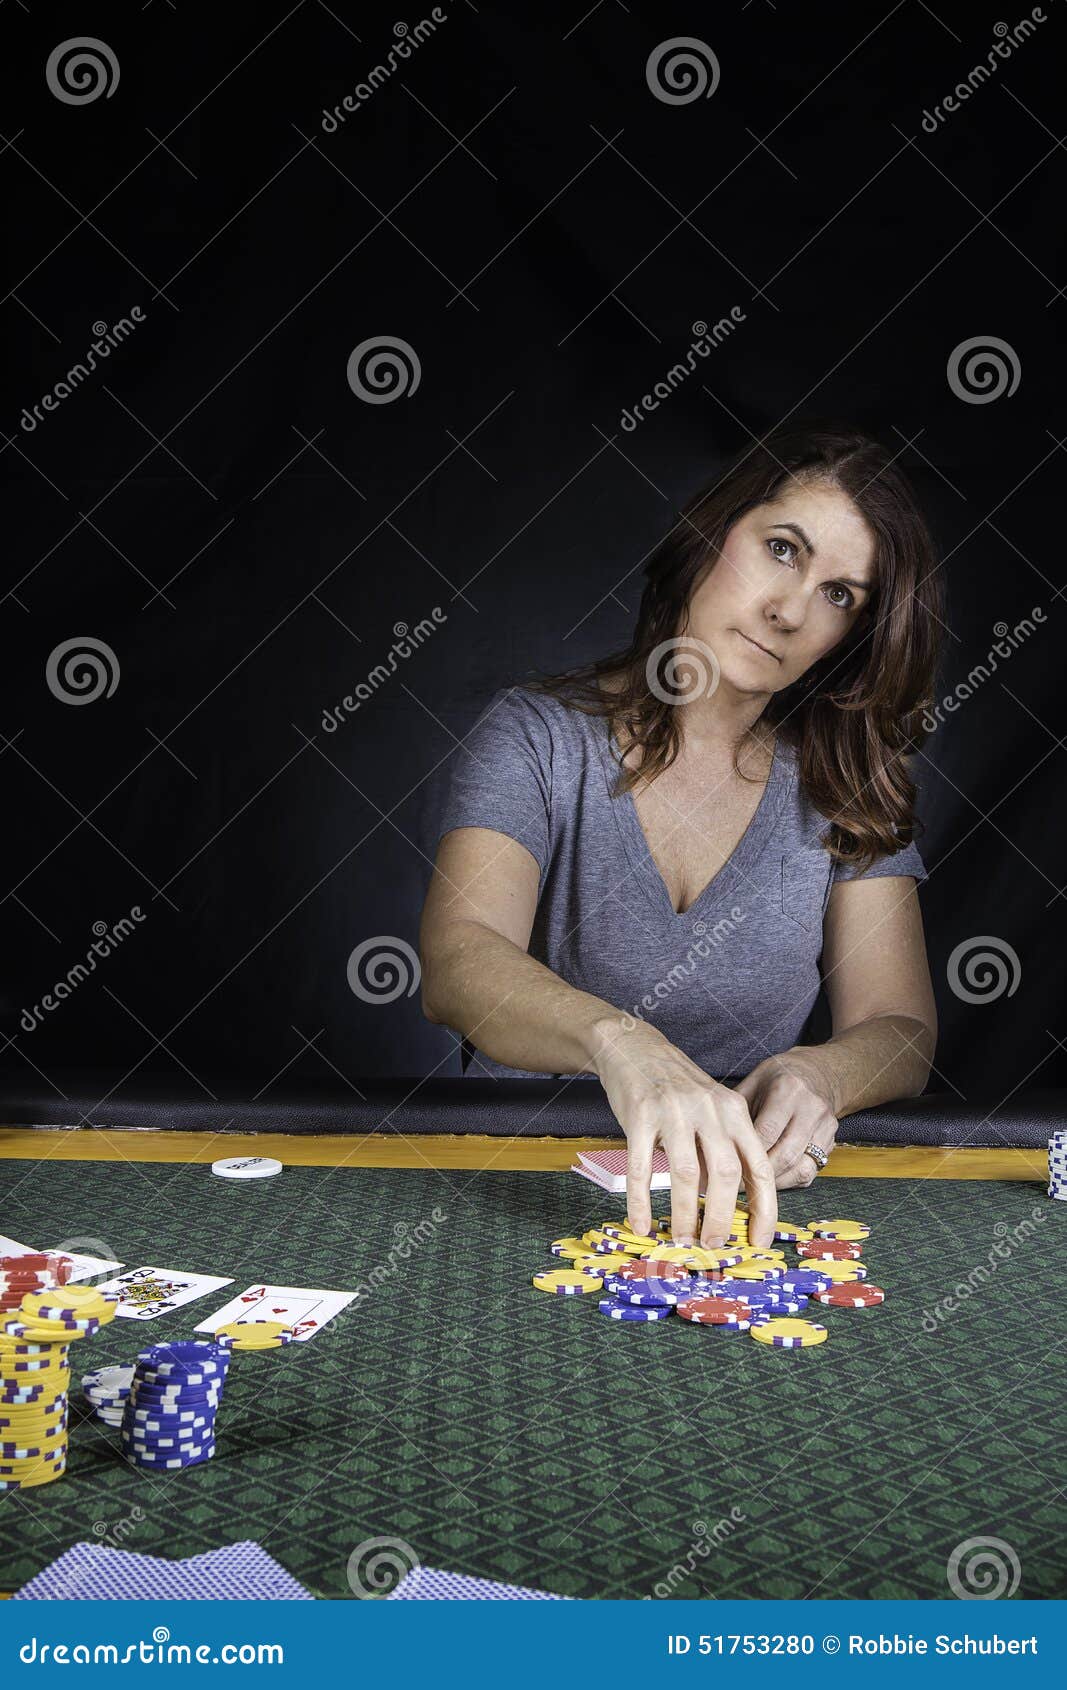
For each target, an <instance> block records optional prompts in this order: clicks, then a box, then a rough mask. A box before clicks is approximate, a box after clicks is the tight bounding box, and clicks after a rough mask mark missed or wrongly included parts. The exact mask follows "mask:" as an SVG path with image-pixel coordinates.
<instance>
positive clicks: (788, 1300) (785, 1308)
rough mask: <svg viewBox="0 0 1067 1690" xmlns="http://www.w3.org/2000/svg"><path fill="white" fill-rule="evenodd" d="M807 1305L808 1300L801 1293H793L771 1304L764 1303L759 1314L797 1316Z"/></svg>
mask: <svg viewBox="0 0 1067 1690" xmlns="http://www.w3.org/2000/svg"><path fill="white" fill-rule="evenodd" d="M807 1305H808V1298H807V1296H806V1294H805V1293H804V1292H803V1291H794V1292H793V1294H792V1296H788V1295H787V1296H783V1297H779V1298H778V1299H777V1300H776V1301H775V1302H773V1303H764V1304H762V1306H761V1308H760V1313H761V1314H765V1315H793V1314H799V1313H800V1311H801V1309H803V1308H806V1307H807Z"/></svg>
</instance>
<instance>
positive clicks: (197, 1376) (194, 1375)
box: [137, 1364, 228, 1391]
mask: <svg viewBox="0 0 1067 1690" xmlns="http://www.w3.org/2000/svg"><path fill="white" fill-rule="evenodd" d="M227 1365H228V1364H227ZM225 1378H226V1372H225V1369H220V1370H218V1371H217V1372H215V1371H213V1372H208V1370H207V1369H206V1368H198V1369H196V1370H195V1371H193V1370H190V1371H189V1372H187V1373H160V1372H159V1371H158V1370H157V1369H156V1368H152V1367H139V1368H138V1369H137V1379H138V1381H139V1382H140V1383H141V1384H142V1385H158V1386H162V1388H163V1389H164V1390H172V1391H191V1390H196V1389H197V1388H198V1387H200V1386H202V1385H207V1386H211V1385H214V1386H216V1387H219V1388H221V1386H222V1384H223V1382H224V1380H225Z"/></svg>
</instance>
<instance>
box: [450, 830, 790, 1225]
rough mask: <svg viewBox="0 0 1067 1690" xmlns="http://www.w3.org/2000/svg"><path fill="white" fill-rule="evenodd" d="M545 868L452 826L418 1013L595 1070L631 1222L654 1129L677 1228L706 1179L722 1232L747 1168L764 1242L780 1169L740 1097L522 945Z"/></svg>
mask: <svg viewBox="0 0 1067 1690" xmlns="http://www.w3.org/2000/svg"><path fill="white" fill-rule="evenodd" d="M538 881H539V870H538V866H537V863H536V861H535V859H534V858H533V856H532V855H531V854H530V852H529V851H527V849H526V847H525V846H524V845H520V844H519V843H518V842H517V841H516V840H513V839H511V838H509V837H508V835H506V834H501V833H497V832H495V831H494V830H493V829H491V828H480V827H460V828H454V829H452V831H451V832H449V833H447V834H445V836H444V838H443V839H442V841H441V843H440V845H439V846H438V851H437V862H436V865H435V868H434V875H433V880H432V882H431V884H430V889H429V892H428V894H427V898H426V903H425V906H424V908H423V915H422V926H421V930H420V935H419V945H420V951H421V957H422V1005H423V1011H424V1013H425V1014H426V1015H427V1016H428V1017H429V1019H430V1020H431V1021H438V1022H444V1023H445V1024H446V1025H447V1026H449V1027H453V1028H454V1029H455V1030H456V1031H457V1032H459V1033H462V1034H463V1035H464V1037H465V1038H467V1039H469V1040H470V1042H471V1043H472V1044H474V1045H476V1046H477V1048H478V1049H479V1050H481V1051H484V1052H485V1054H486V1055H487V1056H489V1057H491V1058H492V1059H493V1060H494V1061H496V1062H500V1063H502V1064H504V1065H505V1066H507V1067H509V1068H528V1069H531V1070H533V1071H535V1072H537V1071H540V1072H546V1071H547V1072H550V1073H559V1074H585V1073H588V1074H595V1075H596V1076H597V1078H598V1079H599V1080H600V1083H601V1085H602V1086H603V1087H604V1090H605V1092H606V1094H607V1097H608V1102H609V1103H610V1104H611V1107H612V1110H613V1112H614V1114H615V1116H616V1119H617V1120H618V1122H619V1124H620V1126H621V1127H622V1129H623V1132H624V1133H625V1134H626V1139H627V1150H628V1156H627V1176H626V1196H627V1203H628V1209H629V1216H630V1220H631V1222H632V1224H633V1225H635V1226H636V1227H638V1228H639V1229H643V1230H647V1228H648V1225H649V1223H650V1219H651V1206H650V1202H649V1180H650V1177H651V1172H652V1152H653V1148H654V1146H655V1144H656V1143H657V1141H658V1142H659V1143H661V1144H662V1145H663V1147H664V1149H665V1150H666V1152H667V1158H668V1161H669V1162H670V1168H671V1219H672V1223H673V1230H674V1236H675V1238H677V1239H679V1240H681V1241H683V1242H690V1241H692V1239H693V1238H694V1237H695V1236H696V1233H697V1226H698V1207H697V1197H698V1193H699V1190H700V1187H701V1185H705V1186H706V1191H707V1199H706V1202H705V1205H704V1224H703V1229H702V1232H701V1239H702V1242H703V1243H705V1244H711V1245H715V1244H721V1243H722V1242H723V1240H724V1239H725V1237H726V1235H727V1233H728V1232H729V1231H730V1228H731V1224H732V1218H733V1207H734V1203H735V1201H736V1198H737V1191H738V1187H739V1184H740V1180H741V1176H742V1170H744V1174H745V1183H746V1188H747V1191H748V1196H749V1202H750V1206H751V1215H752V1219H751V1225H750V1237H751V1238H752V1239H753V1241H754V1242H755V1243H758V1244H768V1243H769V1242H770V1239H771V1234H772V1231H773V1229H774V1224H775V1216H776V1213H777V1207H776V1201H775V1190H774V1175H773V1173H772V1171H771V1167H770V1163H769V1161H768V1159H767V1155H766V1152H765V1151H764V1149H763V1146H762V1144H761V1143H760V1141H759V1138H758V1137H757V1135H756V1132H755V1129H754V1127H753V1125H752V1119H751V1116H750V1115H749V1111H748V1105H747V1103H746V1102H745V1100H744V1098H742V1097H741V1096H740V1095H739V1094H738V1093H737V1092H736V1091H733V1090H731V1089H730V1088H728V1087H726V1086H723V1085H720V1084H719V1082H718V1081H717V1080H713V1079H711V1078H710V1077H709V1076H708V1075H707V1074H705V1073H704V1071H703V1070H702V1069H701V1068H698V1067H697V1065H696V1063H694V1062H692V1061H691V1060H690V1059H689V1057H688V1056H686V1055H685V1053H684V1052H683V1051H680V1050H678V1049H677V1048H676V1047H675V1046H674V1045H672V1044H671V1042H670V1040H669V1039H668V1038H666V1037H665V1036H664V1035H663V1034H662V1033H661V1032H659V1031H658V1029H657V1028H655V1027H651V1026H649V1025H648V1024H647V1023H646V1022H643V1021H636V1022H635V1021H634V1019H633V1017H632V1016H624V1015H622V1014H621V1013H620V1012H619V1010H617V1009H615V1008H614V1007H613V1005H611V1004H609V1003H606V1002H605V1001H604V1000H603V999H602V998H597V997H593V996H592V995H591V994H590V993H588V992H582V991H579V990H578V989H577V988H576V987H574V986H569V985H568V984H567V982H566V981H565V980H561V979H560V978H559V976H558V975H557V974H554V973H553V972H552V970H551V969H550V968H546V967H545V966H544V964H543V963H540V962H537V961H536V960H535V958H533V957H531V956H530V955H529V954H528V953H527V949H526V947H527V945H528V944H529V942H530V932H531V930H532V927H533V919H534V912H535V910H536V908H537V891H538Z"/></svg>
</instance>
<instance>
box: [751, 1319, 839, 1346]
mask: <svg viewBox="0 0 1067 1690" xmlns="http://www.w3.org/2000/svg"><path fill="white" fill-rule="evenodd" d="M828 1336H829V1333H828V1332H827V1330H826V1327H825V1326H820V1325H819V1324H818V1322H817V1321H814V1320H793V1319H790V1318H789V1317H788V1316H787V1315H777V1316H774V1317H772V1319H770V1320H763V1321H757V1322H754V1323H753V1325H752V1326H751V1327H750V1328H749V1337H750V1338H755V1340H756V1342H757V1344H767V1345H768V1346H769V1347H770V1348H772V1349H775V1350H811V1349H814V1348H815V1345H816V1344H825V1342H826V1340H827V1338H828Z"/></svg>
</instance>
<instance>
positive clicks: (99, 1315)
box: [21, 1285, 119, 1320]
mask: <svg viewBox="0 0 1067 1690" xmlns="http://www.w3.org/2000/svg"><path fill="white" fill-rule="evenodd" d="M118 1301H119V1300H118V1298H117V1297H105V1296H104V1294H103V1293H102V1292H100V1291H97V1290H96V1289H95V1288H94V1287H93V1286H91V1285H57V1286H53V1287H52V1288H51V1289H50V1290H47V1291H27V1293H26V1295H25V1296H24V1297H23V1299H22V1305H21V1306H22V1311H23V1313H24V1314H34V1315H38V1316H44V1317H45V1318H46V1319H57V1318H59V1317H60V1316H61V1315H62V1314H68V1315H69V1316H70V1317H71V1318H72V1319H79V1318H80V1319H84V1318H85V1317H86V1316H88V1315H94V1316H95V1317H96V1319H97V1320H110V1319H111V1318H112V1316H113V1315H114V1313H115V1310H116V1309H117V1308H118Z"/></svg>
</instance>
